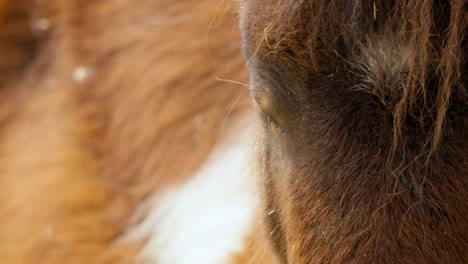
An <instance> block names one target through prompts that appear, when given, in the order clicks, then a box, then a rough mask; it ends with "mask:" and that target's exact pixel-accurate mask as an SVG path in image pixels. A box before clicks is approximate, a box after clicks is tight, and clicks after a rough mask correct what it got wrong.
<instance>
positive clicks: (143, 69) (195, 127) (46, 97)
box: [0, 0, 249, 264]
mask: <svg viewBox="0 0 468 264" xmlns="http://www.w3.org/2000/svg"><path fill="white" fill-rule="evenodd" d="M1 3H2V4H3V5H2V6H4V8H3V9H1V11H2V12H1V16H0V17H1V18H2V23H1V28H0V58H1V60H0V69H1V71H0V85H1V87H0V107H1V108H0V128H1V130H0V132H1V133H0V153H1V154H0V155H1V156H2V159H1V161H0V201H1V202H0V218H1V219H2V225H1V226H0V262H1V263H5V264H7V263H11V264H13V263H15V264H17V263H28V264H30V263H48V264H49V263H131V262H133V261H134V257H135V255H136V253H137V252H138V249H139V247H140V246H141V242H143V241H140V242H137V243H135V244H122V243H118V242H116V241H115V239H116V238H118V237H119V236H120V235H121V234H122V233H123V232H124V231H125V229H126V225H127V224H128V221H129V217H130V215H131V214H132V212H133V211H134V209H135V206H136V205H137V204H138V202H140V201H141V200H142V199H144V198H145V197H146V196H147V195H148V194H150V193H153V192H155V191H157V190H159V189H162V188H164V186H165V185H167V184H169V183H177V182H183V181H184V180H185V179H186V178H187V177H188V176H189V175H190V174H192V173H193V172H194V171H195V170H196V169H197V168H198V167H199V166H201V164H202V163H203V162H204V160H205V159H206V157H207V155H208V154H209V153H210V151H211V149H212V148H213V147H214V146H215V145H219V144H222V143H223V141H224V140H223V139H222V138H221V137H220V135H225V134H226V133H225V132H226V131H229V127H230V124H231V123H232V122H233V121H234V120H236V119H237V117H238V116H239V115H240V114H241V113H243V112H244V110H245V109H246V108H247V107H248V98H249V97H248V96H245V89H242V87H240V86H239V85H236V84H232V83H228V82H221V81H218V80H217V77H219V78H226V79H234V80H236V81H244V80H245V76H244V75H245V74H244V70H243V68H244V67H243V64H244V62H243V61H242V59H241V56H239V54H240V50H239V45H240V39H239V38H238V36H239V34H236V31H237V26H236V22H235V19H233V16H232V8H233V6H232V5H228V4H222V5H220V3H219V2H218V1H195V0H194V1H183V3H182V2H174V1H166V0H160V1H133V0H132V1H108V0H103V1H100V0H99V1H82V0H76V1H75V0H71V1H62V0H55V1H29V0H19V1H2V2H1ZM41 19H46V21H48V24H45V25H44V21H45V20H41ZM37 23H39V24H37ZM40 23H42V24H40ZM80 66H84V68H81V69H82V70H83V69H88V73H90V75H88V76H83V75H82V76H81V77H80V76H79V75H78V76H77V77H76V76H75V77H74V74H77V73H76V69H77V67H80ZM81 73H83V71H81ZM78 74H79V72H78ZM77 78H78V79H77ZM238 98H240V100H239V101H238V102H237V103H236V104H235V105H234V103H235V101H236V100H237V99H238ZM233 105H234V106H233ZM182 164H183V166H182Z"/></svg>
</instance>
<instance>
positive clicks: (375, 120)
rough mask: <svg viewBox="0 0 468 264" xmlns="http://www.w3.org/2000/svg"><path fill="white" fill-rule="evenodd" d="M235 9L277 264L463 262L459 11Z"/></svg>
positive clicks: (423, 6) (299, 4) (312, 1)
mask: <svg viewBox="0 0 468 264" xmlns="http://www.w3.org/2000/svg"><path fill="white" fill-rule="evenodd" d="M241 6H242V12H241V15H242V21H241V25H242V29H243V36H244V47H245V49H244V52H245V54H246V57H247V59H248V60H249V67H250V72H251V76H252V79H251V83H252V94H253V97H254V98H255V101H256V105H257V108H258V112H259V113H260V118H261V120H262V123H263V138H262V140H260V142H261V143H260V144H259V148H260V149H261V150H260V151H261V157H260V164H259V166H260V169H259V170H260V171H261V174H262V180H261V183H262V185H263V187H264V189H265V190H266V192H265V199H264V200H265V203H264V204H265V207H266V208H265V213H264V214H265V216H264V219H265V221H266V222H267V225H266V228H267V230H268V231H271V236H270V240H271V242H272V248H273V249H274V250H275V252H276V253H277V255H278V256H279V257H280V259H281V262H282V263H300V264H302V263H304V264H305V263H467V261H468V258H467V246H468V245H467V241H468V233H467V232H466V230H467V228H468V226H467V223H468V221H467V215H468V194H467V192H466V189H467V186H468V182H467V179H468V177H467V176H468V164H467V160H466V157H467V156H468V155H467V147H468V146H467V144H468V141H467V137H466V131H467V128H468V127H467V124H468V120H467V115H466V113H467V110H468V109H467V96H466V87H467V79H466V61H467V58H466V51H467V50H468V47H467V37H466V32H467V29H468V18H467V2H466V1H464V0H454V1H450V2H448V1H418V0H407V1H328V0H301V1H296V0H294V1H293V0H286V1H273V0H267V1H241ZM268 212H269V213H268Z"/></svg>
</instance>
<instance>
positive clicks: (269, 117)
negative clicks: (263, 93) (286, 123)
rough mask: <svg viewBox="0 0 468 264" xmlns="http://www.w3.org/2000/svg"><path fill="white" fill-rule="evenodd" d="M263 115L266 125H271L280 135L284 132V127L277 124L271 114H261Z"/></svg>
mask: <svg viewBox="0 0 468 264" xmlns="http://www.w3.org/2000/svg"><path fill="white" fill-rule="evenodd" d="M263 114H264V115H265V119H266V121H267V122H268V124H273V125H274V126H275V127H276V128H277V129H278V130H279V131H280V132H281V133H284V132H285V129H284V127H283V126H282V125H281V124H280V123H279V122H278V120H277V119H276V118H274V117H273V116H272V115H271V114H269V113H265V112H264V113H263Z"/></svg>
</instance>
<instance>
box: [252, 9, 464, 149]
mask: <svg viewBox="0 0 468 264" xmlns="http://www.w3.org/2000/svg"><path fill="white" fill-rule="evenodd" d="M244 5H249V8H248V10H249V12H252V14H249V17H256V18H255V19H254V20H253V21H252V22H251V24H250V25H249V30H250V31H249V32H248V33H246V36H244V37H246V38H251V39H256V40H258V41H257V42H256V43H255V45H256V46H255V47H251V49H250V50H253V53H254V54H246V55H247V56H252V55H256V56H261V57H263V58H264V59H266V60H268V61H273V62H274V63H280V64H281V65H288V67H295V68H294V69H293V70H291V71H292V72H294V73H295V74H299V75H300V76H302V77H303V78H307V76H309V75H311V74H312V75H314V76H331V75H333V74H337V73H340V74H342V73H343V72H345V73H348V74H349V73H351V75H352V76H353V78H355V79H358V80H357V81H356V83H359V85H360V87H361V88H362V89H364V90H366V91H369V92H371V93H373V94H375V95H376V96H377V97H378V98H379V99H380V101H381V102H382V104H383V105H384V106H385V107H386V108H387V110H388V111H390V112H391V116H392V117H393V121H392V122H393V126H392V131H393V141H392V150H393V151H394V150H395V149H396V147H397V145H398V144H399V143H401V140H403V139H404V137H403V134H404V131H405V129H406V128H405V126H407V124H408V123H411V124H413V125H415V126H420V127H421V128H422V131H427V135H425V136H426V137H427V139H426V144H425V145H426V146H427V147H428V148H427V150H428V153H434V151H435V150H436V149H437V146H438V145H439V144H440V141H441V139H442V136H443V133H444V124H445V122H446V118H447V110H448V109H449V108H450V107H451V105H453V104H455V103H456V104H458V105H463V104H462V103H464V102H465V101H466V98H467V97H466V90H465V89H466V76H465V75H466V74H463V72H462V71H463V70H464V69H465V68H466V50H467V40H466V32H467V28H468V26H467V24H468V18H467V5H468V4H467V1H465V0H452V1H445V0H434V1H426V0H402V1H388V0H375V1H361V0H353V1H330V0H283V1H275V0H266V1H252V2H249V3H244ZM249 35H251V36H249ZM260 36H261V37H260ZM290 65H296V66H290ZM454 100H455V101H456V102H454Z"/></svg>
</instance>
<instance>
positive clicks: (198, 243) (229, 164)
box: [126, 131, 257, 264]
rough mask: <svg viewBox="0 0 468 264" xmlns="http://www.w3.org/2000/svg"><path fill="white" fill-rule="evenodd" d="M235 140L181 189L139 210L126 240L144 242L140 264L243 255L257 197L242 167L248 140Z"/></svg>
mask: <svg viewBox="0 0 468 264" xmlns="http://www.w3.org/2000/svg"><path fill="white" fill-rule="evenodd" d="M249 132H250V131H249ZM242 134H244V135H243V136H242V137H241V138H245V133H242ZM249 137H250V138H252V137H251V135H250V134H249ZM241 140H242V139H241ZM241 140H239V139H237V140H236V141H235V142H233V143H231V144H230V145H228V146H226V147H225V148H224V149H222V150H221V151H214V152H213V153H212V155H211V157H210V158H209V159H208V161H207V163H206V164H205V165H204V166H203V167H202V168H201V169H200V170H199V171H198V172H197V173H196V174H195V175H194V176H193V177H192V178H191V179H189V180H188V181H187V182H186V183H184V184H183V185H180V186H175V187H173V188H172V189H170V190H167V191H165V192H163V193H158V194H157V195H156V196H154V197H152V198H150V199H149V200H148V201H147V202H146V204H145V205H144V206H143V207H142V208H140V214H141V212H142V211H144V213H145V216H144V220H143V221H142V222H141V223H139V224H138V225H136V226H134V227H133V228H132V229H130V230H129V233H128V234H127V235H126V238H127V239H142V238H143V239H144V238H148V239H149V240H148V242H147V244H146V246H145V247H144V249H143V251H142V252H141V258H142V263H151V264H222V263H227V262H228V260H229V258H230V257H232V254H235V253H241V252H242V251H243V250H244V242H245V238H246V236H247V234H248V232H249V231H250V227H251V225H252V223H253V222H252V221H253V214H254V210H255V208H256V206H257V197H256V196H255V194H254V193H255V179H253V176H252V175H250V174H251V173H250V172H251V170H250V169H249V166H247V165H246V164H250V163H251V160H252V159H251V157H252V153H251V149H252V144H251V142H252V140H251V139H250V140H248V142H240V141H241Z"/></svg>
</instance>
